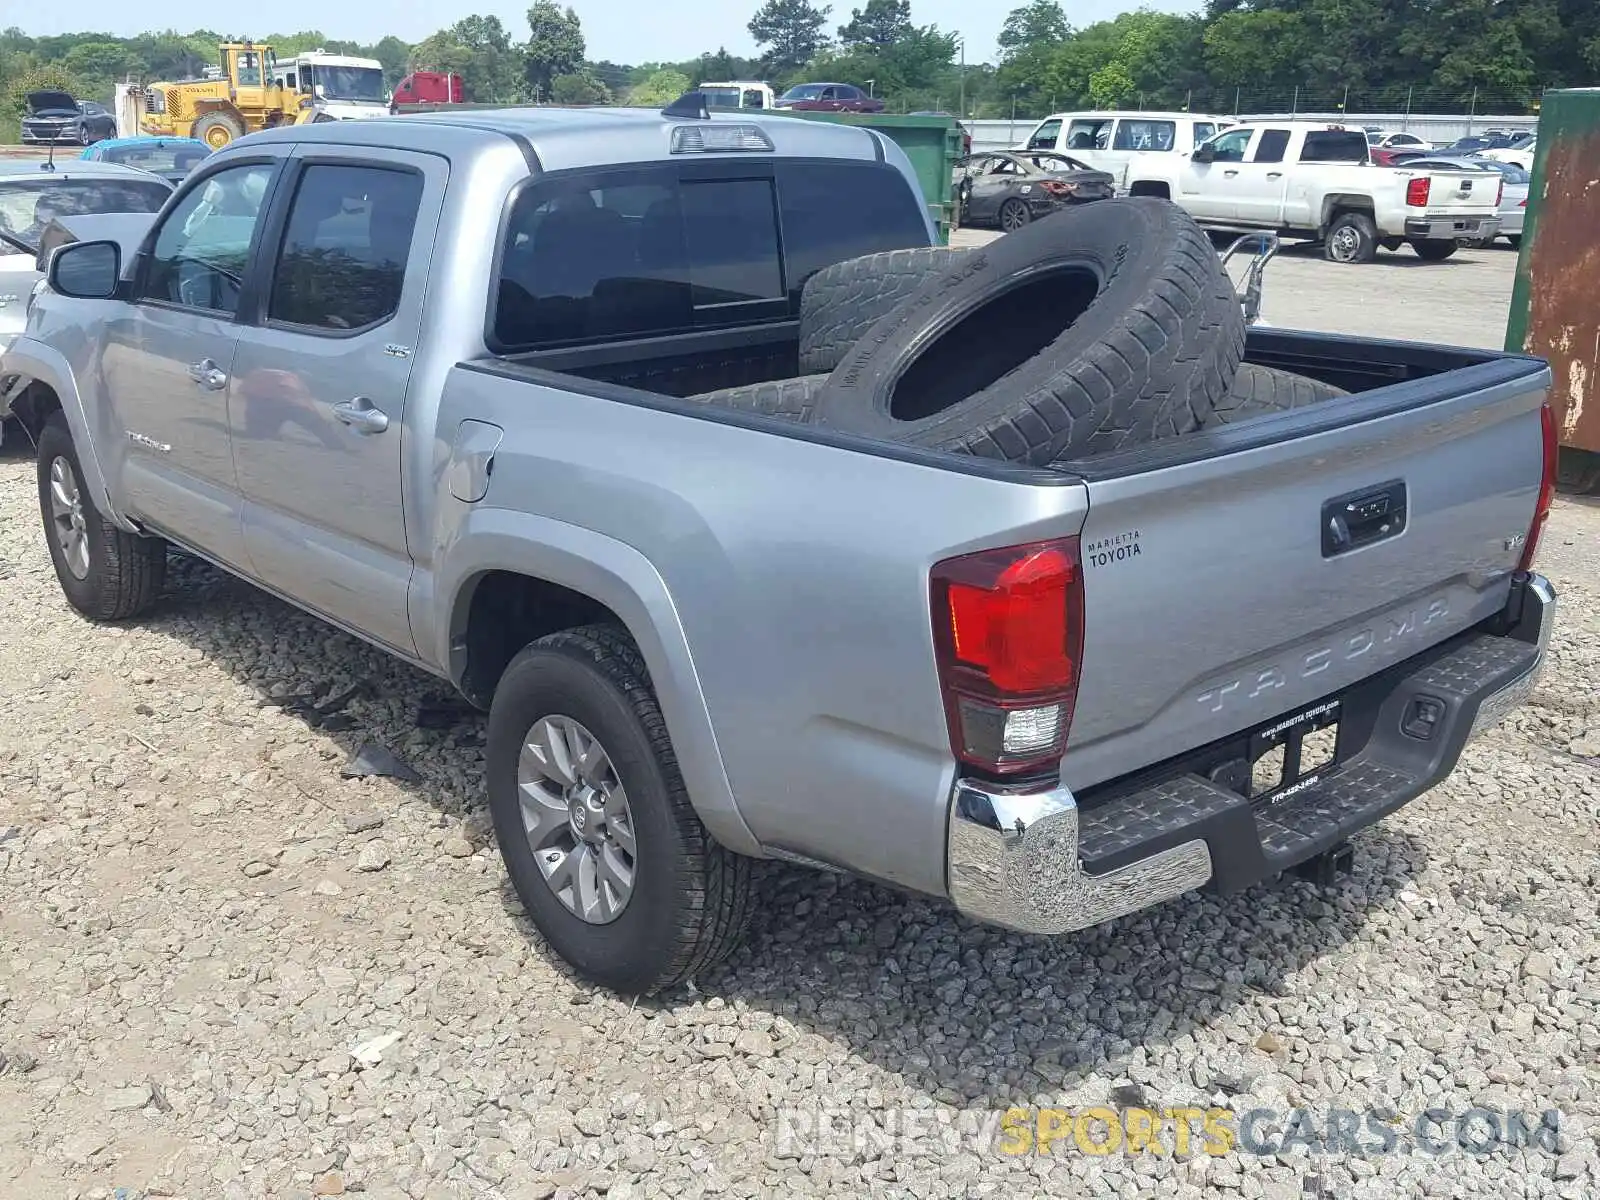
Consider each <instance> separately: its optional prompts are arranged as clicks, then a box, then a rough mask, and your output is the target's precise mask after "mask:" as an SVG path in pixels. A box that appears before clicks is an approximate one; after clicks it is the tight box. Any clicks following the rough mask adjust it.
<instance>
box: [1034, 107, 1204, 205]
mask: <svg viewBox="0 0 1600 1200" xmlns="http://www.w3.org/2000/svg"><path fill="white" fill-rule="evenodd" d="M1232 124H1234V121H1233V119H1232V118H1231V117H1216V116H1208V115H1207V114H1205V113H1186V112H1123V111H1119V110H1097V111H1092V112H1064V113H1055V114H1053V115H1051V116H1048V117H1046V118H1045V119H1044V120H1042V121H1040V122H1039V123H1038V124H1037V125H1035V126H1034V127H1033V131H1032V132H1031V133H1029V134H1028V136H1027V138H1026V139H1024V141H1023V143H1022V145H1020V146H1018V147H1016V148H1017V149H1019V150H1053V151H1058V152H1059V153H1062V154H1070V155H1072V157H1073V158H1076V159H1078V160H1080V161H1081V162H1083V163H1084V164H1085V165H1087V166H1089V167H1092V168H1094V169H1095V170H1097V171H1110V172H1111V174H1112V175H1113V176H1114V177H1115V179H1116V187H1117V190H1118V191H1123V190H1125V189H1126V187H1127V180H1128V172H1129V166H1130V164H1131V163H1133V162H1134V161H1135V160H1143V159H1145V158H1146V157H1151V156H1155V157H1163V158H1164V157H1167V156H1176V155H1179V154H1186V153H1188V152H1189V151H1191V150H1193V149H1194V148H1195V147H1196V146H1198V145H1199V144H1200V143H1201V142H1203V141H1205V140H1206V139H1207V138H1209V137H1211V136H1212V135H1213V134H1215V133H1216V132H1217V131H1218V130H1221V129H1226V128H1228V127H1229V126H1230V125H1232Z"/></svg>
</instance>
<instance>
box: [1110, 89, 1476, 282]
mask: <svg viewBox="0 0 1600 1200" xmlns="http://www.w3.org/2000/svg"><path fill="white" fill-rule="evenodd" d="M1128 191H1129V192H1130V193H1131V194H1133V195H1136V196H1162V197H1165V198H1167V199H1169V200H1172V201H1173V202H1174V203H1176V204H1179V205H1181V206H1182V207H1183V208H1184V209H1186V210H1187V211H1188V213H1189V214H1190V215H1191V216H1192V217H1194V218H1195V220H1197V221H1199V222H1200V223H1201V224H1202V225H1205V226H1207V227H1209V228H1213V229H1230V230H1239V229H1270V230H1272V231H1274V232H1276V233H1278V234H1279V235H1280V236H1282V237H1286V238H1300V239H1304V240H1310V241H1319V242H1321V243H1322V245H1323V253H1324V254H1325V256H1326V257H1327V258H1329V259H1331V260H1332V261H1334V262H1340V263H1367V262H1371V261H1372V260H1373V259H1374V258H1375V257H1376V256H1377V253H1378V248H1379V247H1380V246H1381V247H1383V248H1384V249H1387V250H1398V249H1399V248H1400V247H1401V246H1402V245H1408V246H1410V247H1411V248H1412V250H1414V251H1415V252H1416V253H1417V255H1418V257H1420V258H1424V259H1427V260H1428V261H1430V262H1436V261H1439V260H1441V259H1446V258H1449V257H1450V256H1451V255H1452V254H1454V253H1455V252H1456V246H1457V244H1458V241H1459V240H1460V239H1476V238H1483V239H1486V240H1492V239H1493V238H1494V236H1495V234H1496V233H1497V232H1498V231H1499V227H1500V218H1499V210H1500V182H1499V180H1496V179H1494V178H1493V177H1489V178H1485V177H1484V174H1483V173H1482V172H1478V171H1443V170H1418V169H1412V168H1409V167H1405V166H1400V167H1379V166H1375V165H1373V164H1372V162H1371V161H1370V159H1369V152H1368V146H1367V138H1366V135H1365V134H1364V133H1362V132H1361V130H1359V129H1350V128H1346V127H1344V126H1341V125H1329V124H1326V123H1322V122H1316V121H1263V122H1260V123H1257V124H1251V125H1235V126H1234V127H1233V128H1232V129H1228V130H1226V131H1224V132H1222V133H1219V134H1217V135H1216V136H1215V137H1213V138H1211V139H1210V140H1209V141H1206V142H1203V143H1201V144H1200V145H1199V146H1196V147H1195V149H1194V151H1193V153H1191V154H1189V155H1181V154H1178V155H1165V156H1150V157H1145V158H1141V159H1140V160H1138V161H1136V162H1135V163H1134V164H1133V166H1132V167H1131V168H1130V171H1129V175H1128Z"/></svg>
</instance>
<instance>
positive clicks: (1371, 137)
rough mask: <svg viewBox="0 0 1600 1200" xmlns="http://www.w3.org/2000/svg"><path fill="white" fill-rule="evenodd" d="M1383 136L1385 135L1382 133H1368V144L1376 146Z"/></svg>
mask: <svg viewBox="0 0 1600 1200" xmlns="http://www.w3.org/2000/svg"><path fill="white" fill-rule="evenodd" d="M1383 138H1384V135H1383V134H1381V133H1369V134H1367V145H1369V146H1376V145H1377V144H1378V143H1379V142H1381V141H1383Z"/></svg>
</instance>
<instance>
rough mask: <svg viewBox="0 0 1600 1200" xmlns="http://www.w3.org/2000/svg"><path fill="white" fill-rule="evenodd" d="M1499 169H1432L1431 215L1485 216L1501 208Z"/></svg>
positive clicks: (1429, 175)
mask: <svg viewBox="0 0 1600 1200" xmlns="http://www.w3.org/2000/svg"><path fill="white" fill-rule="evenodd" d="M1502 178H1504V177H1503V176H1502V175H1501V174H1500V172H1498V171H1429V172H1428V203H1427V204H1426V205H1423V206H1421V207H1422V208H1423V209H1425V210H1426V212H1427V215H1429V216H1462V215H1467V216H1486V215H1490V214H1493V213H1496V212H1498V211H1499V210H1500V202H1499V196H1500V181H1501V179H1502Z"/></svg>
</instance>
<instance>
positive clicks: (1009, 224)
mask: <svg viewBox="0 0 1600 1200" xmlns="http://www.w3.org/2000/svg"><path fill="white" fill-rule="evenodd" d="M1032 220H1033V213H1032V212H1031V211H1029V209H1028V206H1027V205H1026V204H1025V203H1024V202H1023V201H1021V200H1007V201H1006V202H1005V203H1004V204H1002V205H1001V206H1000V228H1001V229H1002V230H1004V231H1005V232H1006V233H1011V232H1013V231H1014V230H1017V229H1021V228H1022V227H1023V226H1024V225H1026V224H1028V222H1030V221H1032Z"/></svg>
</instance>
